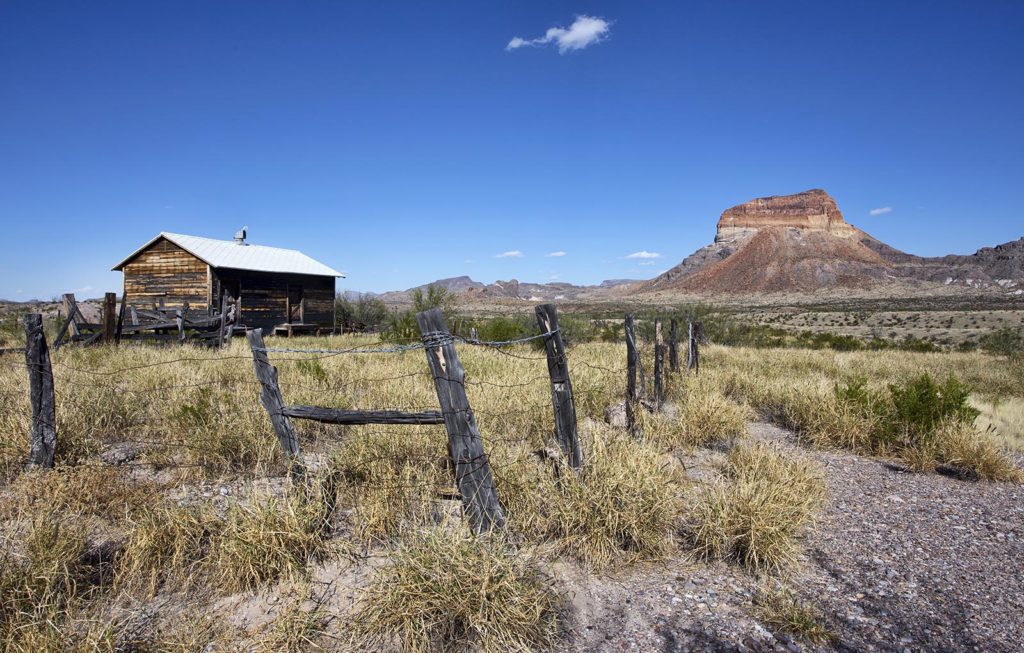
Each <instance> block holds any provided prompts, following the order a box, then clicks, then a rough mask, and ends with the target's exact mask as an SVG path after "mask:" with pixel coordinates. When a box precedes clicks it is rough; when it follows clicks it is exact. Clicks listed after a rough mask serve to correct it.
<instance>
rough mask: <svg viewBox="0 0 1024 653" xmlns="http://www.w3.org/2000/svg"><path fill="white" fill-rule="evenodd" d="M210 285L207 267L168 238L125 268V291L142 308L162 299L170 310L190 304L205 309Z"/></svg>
mask: <svg viewBox="0 0 1024 653" xmlns="http://www.w3.org/2000/svg"><path fill="white" fill-rule="evenodd" d="M208 283H209V275H208V272H207V265H206V263H204V262H202V261H201V260H199V259H198V258H196V257H195V256H193V255H192V254H189V253H188V252H186V251H185V250H183V249H182V248H180V247H178V246H177V245H175V244H174V243H172V242H170V241H168V240H166V239H164V238H161V239H160V240H158V241H156V242H155V243H153V244H152V245H150V246H149V247H148V248H147V249H145V250H143V251H142V252H140V253H139V255H138V256H136V257H135V258H134V259H132V260H131V261H130V262H129V263H128V264H127V265H125V266H124V290H125V292H126V293H128V297H129V301H130V302H132V303H134V304H138V305H146V304H151V303H159V302H160V300H161V299H162V300H163V301H164V304H165V305H166V306H168V307H171V306H181V305H182V304H183V303H184V302H188V303H189V305H190V307H191V308H194V309H205V308H206V306H207V301H208V299H207V298H208V296H209V294H208V293H209V290H208Z"/></svg>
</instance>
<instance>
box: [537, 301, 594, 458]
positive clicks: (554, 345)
mask: <svg viewBox="0 0 1024 653" xmlns="http://www.w3.org/2000/svg"><path fill="white" fill-rule="evenodd" d="M536 312H537V323H538V324H539V325H540V328H541V331H543V332H544V333H546V334H548V335H547V336H546V337H545V338H544V348H545V349H546V350H547V355H548V376H550V377H551V405H552V406H553V407H554V410H555V438H556V439H557V440H558V446H560V447H561V448H562V452H563V453H564V454H565V455H566V457H567V458H568V460H569V466H570V467H572V468H573V469H579V468H580V467H581V466H582V465H583V452H582V451H581V450H580V439H579V434H578V433H577V431H576V406H575V405H574V404H573V400H572V382H571V381H570V380H569V362H568V360H567V359H566V356H565V341H564V340H563V339H562V333H561V332H560V331H559V330H558V310H557V309H556V308H555V305H554V304H542V305H540V306H538V307H537V308H536Z"/></svg>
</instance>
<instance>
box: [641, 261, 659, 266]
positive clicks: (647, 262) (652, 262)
mask: <svg viewBox="0 0 1024 653" xmlns="http://www.w3.org/2000/svg"><path fill="white" fill-rule="evenodd" d="M657 264H658V262H657V261H640V262H639V263H637V265H657Z"/></svg>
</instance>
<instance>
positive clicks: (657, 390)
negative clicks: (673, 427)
mask: <svg viewBox="0 0 1024 653" xmlns="http://www.w3.org/2000/svg"><path fill="white" fill-rule="evenodd" d="M664 376H665V339H664V338H663V337H662V334H661V320H660V319H658V318H655V320H654V404H655V406H657V407H658V409H659V410H660V409H661V405H662V404H663V403H664V402H665V379H664Z"/></svg>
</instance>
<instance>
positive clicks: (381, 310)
mask: <svg viewBox="0 0 1024 653" xmlns="http://www.w3.org/2000/svg"><path fill="white" fill-rule="evenodd" d="M387 318H388V309H387V306H386V305H385V304H384V302H382V301H381V300H379V299H377V298H376V297H373V296H371V295H368V294H365V293H363V294H360V295H359V296H358V297H357V298H356V299H355V301H352V300H350V299H347V298H346V297H345V295H344V294H343V293H338V295H337V297H335V300H334V323H335V326H337V327H339V328H340V329H341V330H342V332H343V333H351V332H362V331H368V330H369V331H372V330H374V329H376V328H378V327H380V326H382V325H383V324H384V323H385V322H386V321H387Z"/></svg>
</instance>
